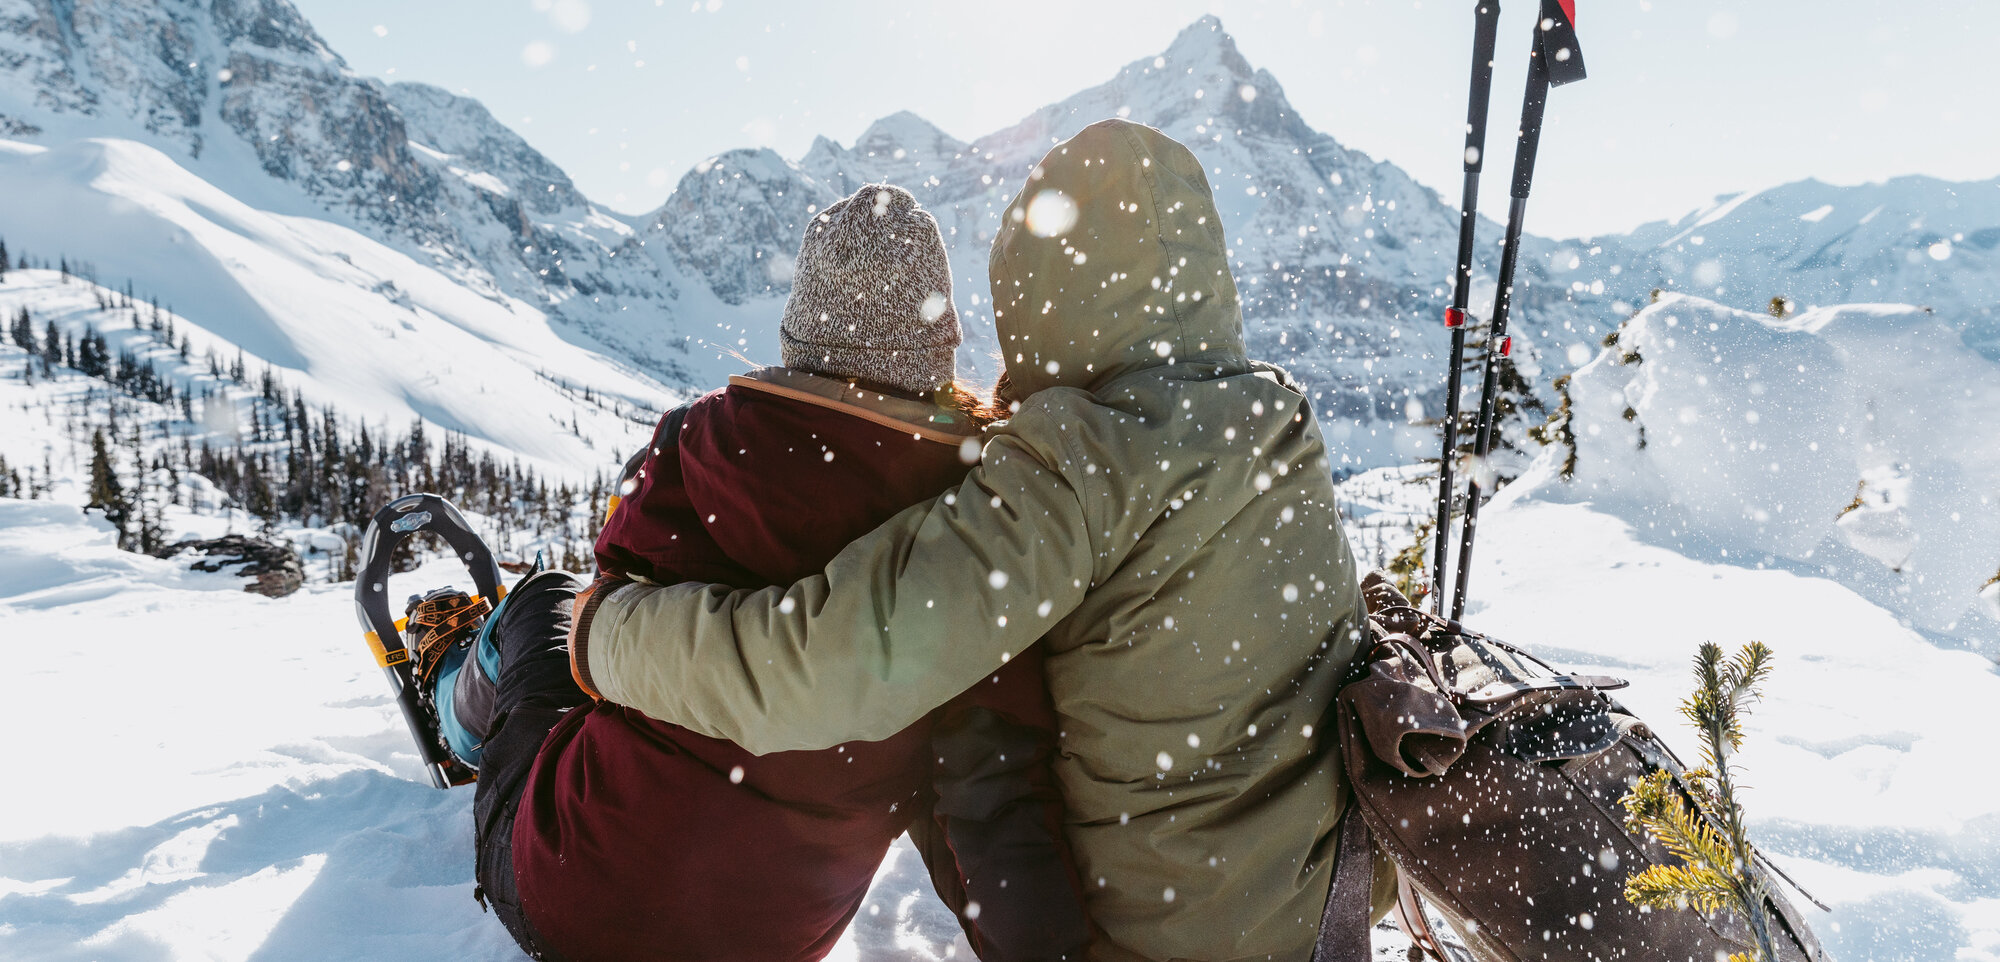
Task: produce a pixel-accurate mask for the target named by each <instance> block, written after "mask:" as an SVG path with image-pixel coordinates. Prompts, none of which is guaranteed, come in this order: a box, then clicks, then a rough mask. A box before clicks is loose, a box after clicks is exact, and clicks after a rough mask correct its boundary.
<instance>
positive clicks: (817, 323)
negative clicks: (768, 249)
mask: <svg viewBox="0 0 2000 962" xmlns="http://www.w3.org/2000/svg"><path fill="white" fill-rule="evenodd" d="M778 341H779V343H780V344H781V345H783V349H784V350H783V356H784V362H785V366H786V367H789V368H794V369H797V370H802V371H812V372H814V373H817V374H826V375H829V376H832V377H852V378H860V379H862V380H866V381H872V382H874V383H876V384H880V385H883V386H885V387H892V388H898V389H900V390H904V391H909V392H911V393H914V394H929V393H931V392H932V391H935V390H937V389H939V388H941V387H944V386H945V385H947V384H950V383H951V381H952V379H953V377H954V376H955V375H956V373H957V368H956V365H955V363H954V356H955V354H956V351H957V348H958V342H959V331H958V311H957V310H956V309H955V308H953V306H952V303H951V261H950V260H949V258H947V257H946V255H945V252H944V238H943V237H941V236H939V235H938V226H937V219H936V218H933V217H932V216H931V214H930V211H927V210H924V209H923V208H921V207H918V206H917V199H916V198H915V197H912V196H910V192H909V191H906V190H904V189H902V188H901V187H891V186H889V185H887V184H868V185H867V186H864V187H862V188H861V189H860V190H857V191H855V192H854V196H852V197H849V198H847V199H846V200H842V201H840V202H838V203H836V204H834V205H833V206H831V207H828V208H827V209H825V210H823V211H820V212H819V214H818V215H816V216H814V217H813V219H812V221H811V222H810V223H809V224H807V225H806V236H805V239H804V240H802V241H800V242H799V259H798V263H797V269H796V271H795V273H794V274H793V275H792V296H791V298H790V299H789V300H787V301H785V319H784V323H783V324H781V325H780V326H779V328H778Z"/></svg>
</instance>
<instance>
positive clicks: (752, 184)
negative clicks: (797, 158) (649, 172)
mask: <svg viewBox="0 0 2000 962" xmlns="http://www.w3.org/2000/svg"><path fill="white" fill-rule="evenodd" d="M844 192H845V191H842V190H840V189H838V188H835V187H831V186H829V185H827V184H826V183H825V182H824V181H822V180H820V179H817V178H815V177H814V176H813V175H812V174H810V173H807V172H806V171H805V170H803V169H801V167H800V166H799V165H798V164H795V163H792V162H791V161H788V160H786V159H784V158H783V157H780V156H778V154H777V153H776V152H774V151H772V150H771V149H770V148H768V147H759V148H754V149H743V150H732V151H729V152H728V153H725V154H721V155H719V156H716V157H711V158H709V159H707V160H704V161H702V162H701V163H699V164H697V165H695V168H694V169H693V170H691V171H689V172H688V173H687V175H686V176H685V177H682V178H681V182H680V184H679V186H677V187H675V188H674V193H673V195H672V196H670V197H668V198H667V204H666V206H665V207H662V208H660V210H659V211H658V212H657V213H656V214H655V215H654V217H653V222H652V224H651V226H650V227H649V228H648V229H647V230H646V231H645V234H644V236H645V238H646V239H647V240H648V241H649V242H650V241H651V240H652V239H653V238H656V237H657V238H660V239H662V240H663V241H664V243H663V244H660V245H657V246H656V247H649V248H648V249H650V250H655V251H656V253H655V256H662V255H672V257H673V258H674V261H675V262H677V263H678V264H680V265H684V266H685V267H687V268H689V269H691V270H692V271H694V272H695V273H696V274H697V275H698V276H700V277H702V278H705V279H706V280H707V282H708V286H709V289H710V290H712V291H713V292H714V293H715V296H716V297H717V298H718V299H720V300H721V301H722V302H723V303H725V304H729V305H742V304H744V303H746V302H748V301H749V300H751V299H752V298H756V297H759V296H763V295H773V294H783V293H785V292H786V291H788V290H790V288H791V283H792V260H793V258H792V255H793V253H794V252H796V251H797V250H798V247H799V238H800V237H801V236H802V235H803V234H804V233H805V224H806V218H807V217H808V216H810V215H811V212H812V211H814V210H818V209H819V208H821V207H825V206H826V205H828V204H830V203H832V202H833V201H835V200H837V199H838V198H839V197H840V196H841V194H843V193H844ZM746 346H747V345H746Z"/></svg>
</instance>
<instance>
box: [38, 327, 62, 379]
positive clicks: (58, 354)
mask: <svg viewBox="0 0 2000 962" xmlns="http://www.w3.org/2000/svg"><path fill="white" fill-rule="evenodd" d="M62 362H63V345H62V332H61V331H58V330H56V322H54V321H49V322H48V327H47V328H46V329H44V330H43V331H42V371H43V372H44V373H46V372H47V371H48V370H49V369H50V368H56V367H61V366H62Z"/></svg>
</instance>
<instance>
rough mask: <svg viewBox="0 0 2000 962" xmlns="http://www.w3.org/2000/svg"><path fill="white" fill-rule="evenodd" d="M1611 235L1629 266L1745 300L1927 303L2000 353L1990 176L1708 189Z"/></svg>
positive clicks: (1998, 184) (1999, 356)
mask: <svg viewBox="0 0 2000 962" xmlns="http://www.w3.org/2000/svg"><path fill="white" fill-rule="evenodd" d="M1617 240H1618V241H1619V243H1621V244H1622V245H1623V246H1624V248H1625V249H1626V250H1627V251H1629V252H1630V254H1629V257H1630V259H1629V260H1628V261H1627V262H1626V271H1627V272H1628V273H1629V274H1630V275H1631V276H1634V277H1640V278H1647V277H1657V278H1663V279H1666V280H1668V281H1670V282H1671V286H1672V287H1673V289H1676V290H1683V291H1687V292H1689V293H1692V294H1697V295H1700V296H1703V297H1710V298H1713V299H1715V300H1719V301H1722V302H1723V303H1727V304H1731V305H1734V306H1739V307H1744V308H1748V309H1750V310H1758V309H1761V308H1762V307H1763V306H1764V305H1765V304H1766V303H1767V302H1768V301H1769V300H1770V299H1771V298H1773V297H1786V298H1789V299H1791V300H1793V301H1795V302H1797V303H1798V304H1800V305H1817V306H1826V305H1833V304H1845V303H1880V302H1891V303H1901V304H1919V305H1925V306H1929V307H1931V308H1933V309H1934V310H1936V311H1937V312H1938V316H1939V317H1941V318H1943V319H1945V320H1946V321H1947V323H1948V324H1949V325H1950V326H1951V328H1952V329H1953V330H1954V331H1956V332H1959V333H1961V334H1963V335H1964V338H1965V340H1966V342H1967V343H1969V344H1971V345H1972V346H1973V347H1974V348H1976V349H1978V350H1980V351H1981V352H1982V353H1984V354H1985V355H1986V356H1987V357H1988V358H1992V359H1995V360H2000V178H1995V179H1993V180H1988V181H1979V182H1970V183H1951V182H1947V181H1941V180H1937V179H1935V178H1930V177H1898V178H1895V179H1893V180H1890V181H1888V182H1886V183H1877V184H1863V185H1860V186H1855V187H1834V186H1831V185H1828V184H1823V183H1820V182H1819V181H1816V180H1805V181H1800V182H1797V183H1792V184H1785V185H1783V186H1780V187H1774V188H1771V189H1769V190H1763V191H1756V192H1751V193H1745V194H1737V195H1733V196H1728V197H1722V198H1718V199H1717V203H1716V204H1715V205H1714V206H1712V207H1709V208H1706V209H1703V210H1698V211H1693V212H1690V213H1688V214H1685V215H1683V216H1681V217H1680V218H1678V219H1676V220H1673V221H1670V222H1656V223H1652V224H1647V225H1645V226H1643V227H1640V228H1639V229H1637V230H1635V231H1633V232H1632V233H1631V234H1630V235H1627V236H1624V237H1620V238H1617Z"/></svg>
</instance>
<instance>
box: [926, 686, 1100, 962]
mask: <svg viewBox="0 0 2000 962" xmlns="http://www.w3.org/2000/svg"><path fill="white" fill-rule="evenodd" d="M1055 741H1056V720H1055V713H1054V710H1053V709H1052V708H1051V707H1050V704H1049V695H1048V688H1047V686H1046V684H1045V683H1044V681H1043V678H1042V649H1041V648H1040V647H1039V646H1037V647H1034V648H1030V649H1028V650H1027V651H1026V652H1023V653H1022V654H1021V656H1020V657H1017V658H1015V659H1013V660H1012V661H1010V662H1009V663H1008V664H1007V665H1006V666H1004V667H1003V668H1002V669H1001V670H1000V671H999V672H997V673H995V674H994V675H992V676H990V677H988V678H987V679H986V680H985V681H983V682H981V683H980V684H979V685H976V686H974V687H973V688H972V689H971V690H969V691H967V692H966V693H965V694H963V695H961V696H959V697H958V698H956V699H954V700H953V701H952V702H951V703H949V704H947V705H946V706H945V707H944V709H943V710H942V712H941V713H940V715H939V717H938V722H937V725H936V727H935V728H934V729H933V730H932V735H931V745H932V748H933V749H934V751H935V753H936V756H937V767H936V769H935V771H934V773H933V785H934V788H935V790H936V793H937V802H936V806H935V808H934V809H933V817H934V820H935V823H936V824H937V825H938V826H939V827H941V828H942V829H943V835H944V840H945V841H946V843H947V844H948V845H949V849H950V855H951V857H953V858H954V859H955V860H956V861H957V863H958V874H959V877H960V880H961V881H962V883H963V889H962V890H963V893H964V895H963V898H964V900H965V903H966V904H964V905H962V906H961V905H954V906H953V908H955V909H958V911H959V919H960V922H961V924H962V925H963V926H964V928H965V930H966V935H967V937H968V939H969V940H971V941H972V943H973V947H974V949H975V950H977V952H978V954H979V957H980V958H981V959H982V960H985V962H1026V960H1049V959H1080V958H1082V957H1083V950H1084V948H1085V947H1086V946H1087V945H1088V944H1089V942H1090V925H1089V922H1088V919H1087V917H1086V915H1085V914H1084V908H1083V889H1082V886H1081V885H1080V884H1079V883H1078V879H1077V874H1076V869H1075V866H1074V864H1073V862H1072V860H1071V858H1070V853H1069V846H1068V843H1067V842H1066V841H1065V840H1064V837H1063V806H1062V795H1061V793H1060V792H1059V791H1058V790H1057V787H1056V784H1055V779H1054V776H1053V774H1052V773H1051V772H1050V769H1049V761H1050V758H1051V757H1052V754H1053V752H1054V748H1055ZM927 854H931V855H933V857H935V855H936V854H937V853H935V852H933V853H927ZM934 872H935V869H934ZM975 904H976V905H977V906H978V909H977V910H976V911H975V910H974V909H973V908H972V906H973V905H975Z"/></svg>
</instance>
